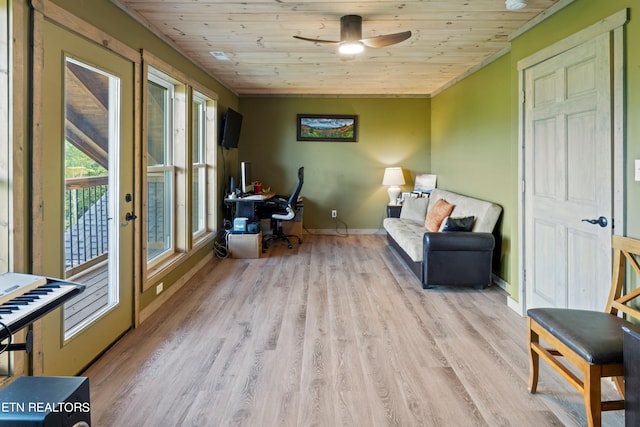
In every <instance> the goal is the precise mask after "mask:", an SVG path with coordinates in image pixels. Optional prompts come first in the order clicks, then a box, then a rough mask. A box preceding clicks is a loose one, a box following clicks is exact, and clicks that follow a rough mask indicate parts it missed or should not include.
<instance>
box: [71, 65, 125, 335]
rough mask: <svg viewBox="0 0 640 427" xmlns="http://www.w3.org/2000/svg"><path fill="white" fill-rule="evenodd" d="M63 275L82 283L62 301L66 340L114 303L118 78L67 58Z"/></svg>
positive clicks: (115, 302) (116, 238)
mask: <svg viewBox="0 0 640 427" xmlns="http://www.w3.org/2000/svg"><path fill="white" fill-rule="evenodd" d="M64 85H65V86H64V94H65V96H64V102H65V129H64V130H65V149H64V160H65V164H64V171H65V189H64V248H65V277H66V278H67V279H69V280H73V281H77V282H79V283H82V284H84V285H85V286H86V289H85V291H84V292H83V293H82V294H81V295H80V296H79V297H78V298H74V299H73V300H72V301H70V302H68V303H67V304H65V308H64V330H65V339H68V338H69V337H71V336H73V335H74V334H75V333H77V332H79V331H81V330H82V329H83V328H84V327H86V326H87V325H89V324H91V323H92V322H94V321H95V320H96V319H98V318H100V317H101V316H103V315H104V314H105V313H106V312H107V311H109V310H110V309H111V308H112V307H114V306H115V305H117V304H118V300H119V296H118V285H117V280H116V278H117V277H118V268H117V267H118V262H117V250H111V249H113V248H117V247H118V246H117V242H118V235H117V232H118V227H117V223H116V222H115V221H114V220H113V218H118V217H119V213H118V206H117V204H116V203H114V201H113V199H117V198H116V197H110V194H118V192H117V186H118V180H117V177H118V173H117V171H118V164H117V163H118V156H117V155H110V153H111V152H113V151H115V152H116V153H117V151H118V149H117V147H118V135H120V129H119V120H118V117H119V114H120V111H119V109H120V107H119V105H120V100H119V93H120V82H119V78H118V77H115V76H113V75H110V74H108V73H106V72H104V71H102V70H99V69H97V68H95V67H92V66H90V65H88V64H85V63H82V62H80V61H78V60H75V59H71V58H66V61H65V73H64Z"/></svg>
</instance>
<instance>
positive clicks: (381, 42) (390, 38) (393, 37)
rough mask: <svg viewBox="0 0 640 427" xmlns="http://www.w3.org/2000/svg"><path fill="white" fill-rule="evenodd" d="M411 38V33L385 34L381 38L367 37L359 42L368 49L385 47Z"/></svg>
mask: <svg viewBox="0 0 640 427" xmlns="http://www.w3.org/2000/svg"><path fill="white" fill-rule="evenodd" d="M409 37H411V31H403V32H401V33H395V34H385V35H382V36H376V37H369V38H366V39H362V40H360V41H361V42H362V43H363V44H364V45H365V46H368V47H385V46H391V45H392V44H396V43H400V42H402V41H405V40H406V39H408V38H409Z"/></svg>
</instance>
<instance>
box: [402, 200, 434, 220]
mask: <svg viewBox="0 0 640 427" xmlns="http://www.w3.org/2000/svg"><path fill="white" fill-rule="evenodd" d="M428 203H429V199H428V198H426V197H417V198H413V197H410V198H408V199H405V201H404V203H402V209H400V218H402V219H411V220H413V221H418V222H424V217H425V216H426V215H427V204H428Z"/></svg>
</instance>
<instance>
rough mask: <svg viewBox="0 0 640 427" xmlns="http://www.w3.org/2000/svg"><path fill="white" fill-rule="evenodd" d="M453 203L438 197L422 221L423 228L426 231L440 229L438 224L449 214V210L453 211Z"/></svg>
mask: <svg viewBox="0 0 640 427" xmlns="http://www.w3.org/2000/svg"><path fill="white" fill-rule="evenodd" d="M453 208H455V205H452V204H451V203H448V202H447V201H446V200H444V199H438V201H437V202H436V203H435V204H434V205H433V206H432V207H431V209H429V212H427V218H426V219H425V221H424V228H426V229H427V231H431V232H436V231H438V230H439V229H440V224H442V221H444V219H445V218H446V217H448V216H449V215H451V211H453Z"/></svg>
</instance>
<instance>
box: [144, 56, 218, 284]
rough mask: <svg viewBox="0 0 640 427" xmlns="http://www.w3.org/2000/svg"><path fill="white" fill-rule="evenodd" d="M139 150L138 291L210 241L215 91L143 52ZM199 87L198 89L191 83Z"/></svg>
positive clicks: (214, 211)
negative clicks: (141, 265) (141, 256)
mask: <svg viewBox="0 0 640 427" xmlns="http://www.w3.org/2000/svg"><path fill="white" fill-rule="evenodd" d="M143 61H145V63H146V67H147V71H146V72H145V73H146V75H147V81H146V83H145V87H146V90H145V91H144V93H143V96H144V101H143V102H144V105H145V107H146V114H145V120H146V122H145V123H144V125H143V132H144V136H143V143H144V144H146V148H144V155H145V157H146V159H145V160H144V162H143V163H144V164H143V168H145V169H146V170H145V173H144V179H145V180H146V183H144V185H143V191H144V192H145V194H144V197H143V204H144V205H145V206H144V209H143V210H144V218H143V221H142V224H141V225H142V226H143V232H144V233H146V237H145V238H144V239H143V242H144V243H146V248H143V252H144V253H146V260H147V262H146V264H145V272H144V277H145V278H144V280H143V285H142V288H143V290H147V289H149V288H150V287H152V286H154V284H155V283H156V282H157V280H158V279H157V277H158V276H159V275H161V274H166V273H167V272H168V271H170V270H171V269H172V268H174V267H175V266H177V265H180V264H179V263H180V262H181V261H182V260H183V259H184V258H185V257H189V256H190V253H191V252H195V251H197V250H199V249H200V248H202V246H203V245H205V244H207V243H210V242H211V241H212V240H213V239H214V237H215V234H214V231H213V230H215V228H216V226H217V224H216V221H217V218H216V215H217V211H218V209H219V206H218V205H217V203H219V201H218V200H216V199H217V196H216V194H217V192H216V176H215V175H216V168H215V161H216V151H217V143H216V132H215V123H216V102H217V101H216V95H215V94H213V93H212V92H211V91H210V90H209V89H207V88H206V87H203V86H201V85H199V84H198V83H196V82H193V81H192V80H191V79H189V77H188V76H186V75H184V74H182V73H180V72H179V71H178V70H176V69H174V68H172V67H171V66H169V65H167V64H164V63H163V62H162V61H161V60H159V59H158V58H156V57H155V56H153V55H152V54H150V53H148V52H143ZM194 86H196V87H197V89H195V88H194Z"/></svg>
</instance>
